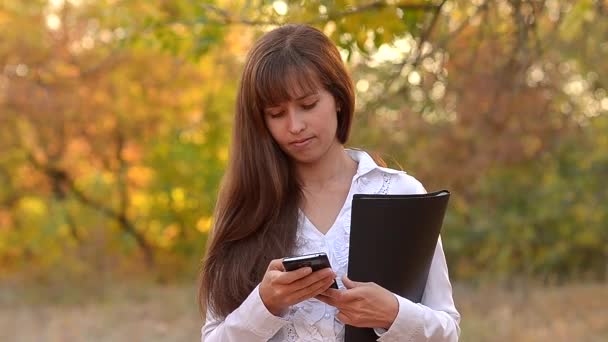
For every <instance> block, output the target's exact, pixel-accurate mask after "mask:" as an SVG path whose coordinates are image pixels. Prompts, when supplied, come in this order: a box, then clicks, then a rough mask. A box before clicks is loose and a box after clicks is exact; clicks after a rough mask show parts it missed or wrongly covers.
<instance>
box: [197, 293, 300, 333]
mask: <svg viewBox="0 0 608 342" xmlns="http://www.w3.org/2000/svg"><path fill="white" fill-rule="evenodd" d="M288 323H289V321H287V320H285V319H283V318H281V317H277V316H275V315H273V314H272V313H270V311H268V309H267V308H266V306H265V305H264V303H263V302H262V299H261V298H260V292H259V286H257V287H256V288H255V289H253V291H252V292H251V294H250V295H249V296H248V297H247V299H245V301H243V303H242V304H241V306H239V307H238V308H237V309H236V310H234V311H233V312H232V313H230V314H229V315H228V316H226V318H225V319H223V320H221V319H218V318H216V317H215V316H214V315H213V313H212V312H211V311H210V310H207V317H206V322H205V325H204V326H203V327H202V329H201V341H203V340H204V341H205V342H216V341H222V342H233V341H234V342H236V341H251V342H262V341H263V342H266V341H268V340H269V339H271V338H272V337H273V336H274V335H275V334H276V333H277V332H278V331H279V330H280V329H281V328H282V327H283V326H285V325H286V324H288Z"/></svg>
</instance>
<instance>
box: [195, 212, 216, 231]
mask: <svg viewBox="0 0 608 342" xmlns="http://www.w3.org/2000/svg"><path fill="white" fill-rule="evenodd" d="M212 225H213V216H207V217H206V216H203V217H201V218H200V219H199V220H198V222H196V229H198V231H200V232H201V233H209V231H210V230H211V226H212Z"/></svg>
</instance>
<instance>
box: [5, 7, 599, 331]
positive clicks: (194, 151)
mask: <svg viewBox="0 0 608 342" xmlns="http://www.w3.org/2000/svg"><path fill="white" fill-rule="evenodd" d="M287 22H303V23H309V24H312V25H314V26H316V27H318V28H320V29H321V30H323V31H324V32H325V33H326V34H327V35H328V36H330V37H331V39H332V40H334V41H335V42H336V44H337V45H338V46H339V48H340V52H341V53H342V56H343V58H344V60H345V61H346V63H347V64H348V67H349V70H350V71H351V74H352V76H353V79H354V82H355V84H356V89H357V96H358V98H357V101H358V102H357V113H356V118H355V123H354V127H353V133H352V137H351V140H350V142H349V146H353V147H361V148H364V149H366V150H368V151H371V152H375V153H377V154H378V155H379V156H381V157H382V158H383V159H384V160H385V161H386V162H387V163H388V164H389V165H390V166H392V167H395V168H400V169H403V170H405V171H407V172H408V173H410V174H412V175H414V176H415V177H416V178H418V179H419V180H421V181H422V182H423V183H424V184H425V186H426V188H427V190H429V191H430V190H438V189H444V188H445V189H450V190H451V191H452V193H453V197H452V199H451V202H450V206H449V209H448V214H447V217H446V220H445V222H444V228H443V242H444V248H445V251H446V255H447V260H448V264H449V269H450V276H451V278H452V281H453V284H454V298H455V301H456V304H457V307H458V308H459V310H460V311H461V313H462V316H463V321H462V324H461V327H462V338H461V340H462V341H607V340H608V282H607V279H608V204H607V203H608V1H606V0H580V1H574V0H534V1H526V0H433V1H428V0H382V1H375V0H368V1H354V0H333V1H332V0H310V1H304V0H302V1H292V0H277V1H268V0H264V1H261V0H235V1H230V0H217V1H214V0H207V1H197V0H172V1H135V0H49V1H43V0H3V1H1V2H0V340H2V341H193V340H197V339H199V336H200V326H201V324H202V320H201V318H200V315H199V313H198V311H197V304H196V281H197V277H198V272H199V267H200V260H201V258H202V256H203V254H204V248H205V243H206V239H207V234H208V232H209V229H210V226H211V225H212V222H213V217H212V212H213V206H214V203H215V200H216V193H217V188H218V184H219V181H220V180H221V177H222V174H223V171H224V168H225V165H226V160H227V158H228V147H229V143H230V135H231V120H232V114H233V107H234V100H235V91H236V87H237V82H238V78H239V75H240V71H241V68H242V65H243V62H244V59H245V56H246V53H247V51H248V49H249V48H250V47H251V45H252V43H253V42H254V41H255V39H256V38H257V37H259V35H260V34H262V33H263V32H265V31H268V30H270V29H272V28H274V27H276V26H277V25H280V24H282V23H287Z"/></svg>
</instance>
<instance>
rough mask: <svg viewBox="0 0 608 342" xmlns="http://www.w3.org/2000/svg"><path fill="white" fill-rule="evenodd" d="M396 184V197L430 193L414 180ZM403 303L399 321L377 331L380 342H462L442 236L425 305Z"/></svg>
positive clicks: (403, 300) (407, 178) (400, 180)
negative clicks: (402, 194) (386, 328)
mask: <svg viewBox="0 0 608 342" xmlns="http://www.w3.org/2000/svg"><path fill="white" fill-rule="evenodd" d="M396 183H397V184H395V185H396V186H395V188H394V191H395V193H406V194H407V193H426V190H425V189H424V186H423V185H422V183H420V182H419V181H418V180H417V179H415V178H414V177H411V176H409V175H406V174H404V173H403V174H401V175H400V176H398V178H397V182H396ZM395 297H397V300H398V302H399V312H398V314H397V318H396V319H395V322H393V325H391V327H390V329H388V330H386V331H385V330H383V329H382V331H381V329H374V330H375V331H376V334H377V335H379V336H380V338H379V339H378V341H383V342H390V341H395V342H396V341H412V342H422V341H429V342H430V341H437V342H448V341H449V342H452V341H458V338H459V336H460V325H459V324H460V314H459V313H458V311H457V310H456V306H455V305H454V299H453V298H452V285H451V283H450V278H449V275H448V266H447V263H446V260H445V254H444V252H443V245H442V243H441V236H440V237H439V238H438V240H437V246H436V247H435V253H434V255H433V260H432V262H431V268H430V270H429V276H428V279H427V282H426V287H425V290H424V294H423V296H422V301H421V302H420V303H414V302H412V301H410V300H408V299H406V298H403V297H401V296H398V295H395Z"/></svg>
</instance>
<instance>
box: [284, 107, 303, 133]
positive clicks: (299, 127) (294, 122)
mask: <svg viewBox="0 0 608 342" xmlns="http://www.w3.org/2000/svg"><path fill="white" fill-rule="evenodd" d="M288 115H289V123H288V124H289V132H290V133H292V134H298V133H300V132H302V131H303V130H304V128H306V123H304V120H302V116H301V113H298V112H297V111H296V110H291V109H290V110H289V113H288Z"/></svg>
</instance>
